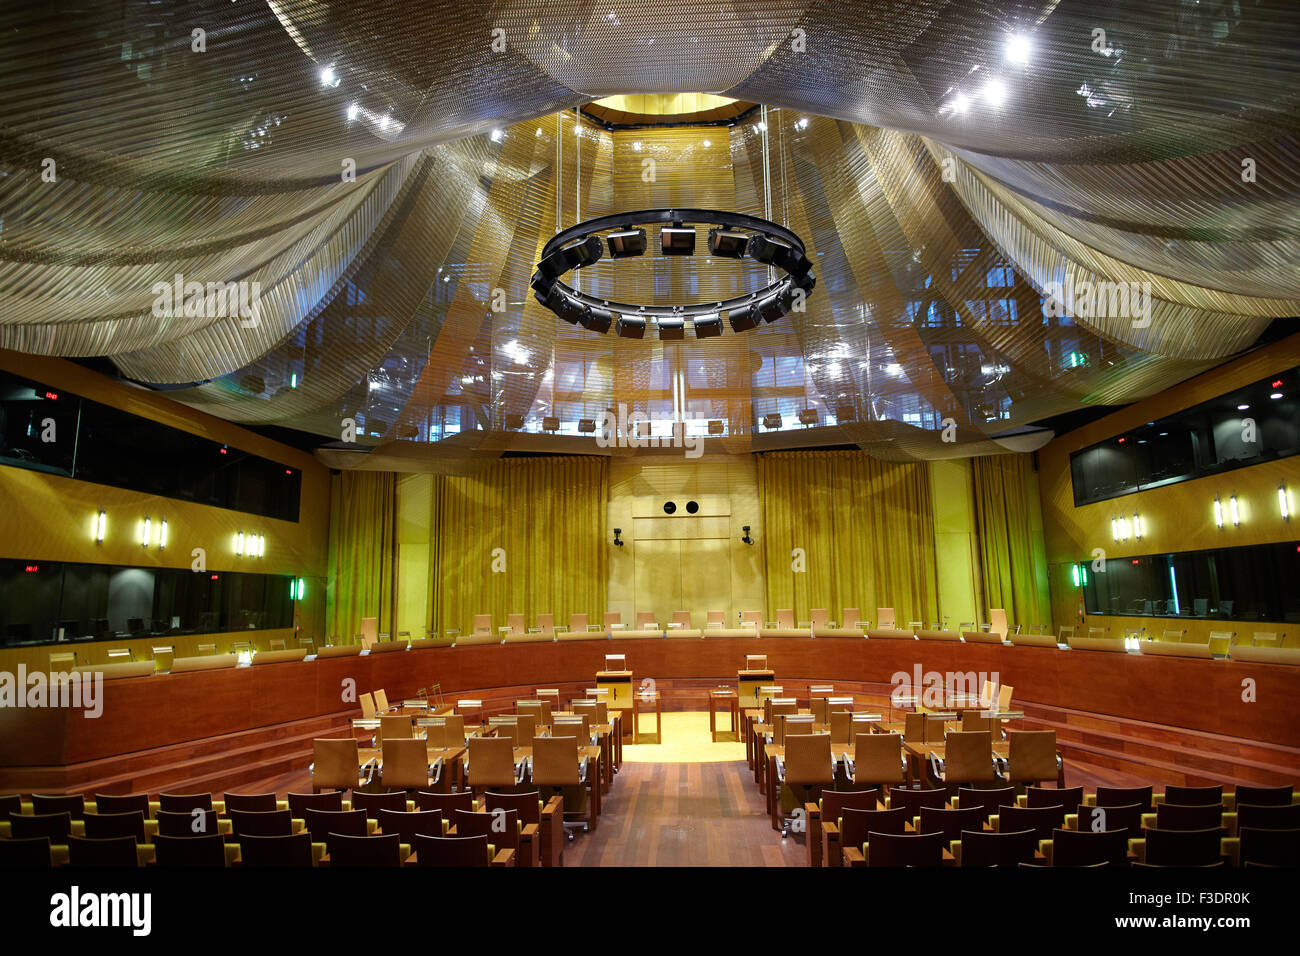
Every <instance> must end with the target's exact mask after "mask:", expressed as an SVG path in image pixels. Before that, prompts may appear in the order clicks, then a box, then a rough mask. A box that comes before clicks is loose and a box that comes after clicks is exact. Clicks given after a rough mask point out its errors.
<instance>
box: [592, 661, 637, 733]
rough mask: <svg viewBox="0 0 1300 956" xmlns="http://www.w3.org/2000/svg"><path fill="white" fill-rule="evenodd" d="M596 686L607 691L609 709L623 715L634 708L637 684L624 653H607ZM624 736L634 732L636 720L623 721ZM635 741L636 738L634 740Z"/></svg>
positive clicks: (598, 673) (606, 699) (597, 673)
mask: <svg viewBox="0 0 1300 956" xmlns="http://www.w3.org/2000/svg"><path fill="white" fill-rule="evenodd" d="M596 687H597V688H598V689H604V690H605V691H607V694H606V696H605V703H606V705H607V708H608V709H609V710H617V711H619V713H620V716H621V717H624V718H625V717H626V714H627V713H628V712H629V711H631V710H632V708H633V705H634V702H633V700H632V698H633V696H634V695H635V694H636V685H635V684H633V682H632V672H631V671H630V670H628V669H627V656H626V655H624V654H606V655H605V669H604V670H600V671H596ZM622 723H623V728H622V737H623V739H625V740H626V739H629V738H630V737H631V736H632V734H633V733H634V730H633V726H632V725H633V723H635V722H634V721H631V720H627V719H624V720H623V721H622ZM633 742H634V743H635V740H633Z"/></svg>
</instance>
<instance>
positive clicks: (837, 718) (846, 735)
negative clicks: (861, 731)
mask: <svg viewBox="0 0 1300 956" xmlns="http://www.w3.org/2000/svg"><path fill="white" fill-rule="evenodd" d="M827 716H828V717H829V718H830V721H829V723H830V725H831V743H833V744H848V743H851V742H852V739H853V738H852V728H853V714H852V712H851V711H847V710H832V711H830V712H829V713H828V714H827Z"/></svg>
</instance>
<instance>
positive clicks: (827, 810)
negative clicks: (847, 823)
mask: <svg viewBox="0 0 1300 956" xmlns="http://www.w3.org/2000/svg"><path fill="white" fill-rule="evenodd" d="M882 799H883V797H882V795H881V792H880V790H879V789H877V788H876V787H872V788H871V789H869V790H822V799H821V804H822V819H823V820H829V821H830V822H832V823H834V822H835V821H836V820H838V819H839V818H840V817H841V816H842V815H843V813H844V811H845V810H876V809H880V804H881V801H882Z"/></svg>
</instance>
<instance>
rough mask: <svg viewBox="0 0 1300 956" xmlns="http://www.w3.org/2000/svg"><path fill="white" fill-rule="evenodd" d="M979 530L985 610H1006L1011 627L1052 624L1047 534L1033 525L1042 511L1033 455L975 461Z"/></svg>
mask: <svg viewBox="0 0 1300 956" xmlns="http://www.w3.org/2000/svg"><path fill="white" fill-rule="evenodd" d="M971 466H972V470H973V473H974V477H975V527H976V530H977V532H978V534H979V547H980V561H981V563H982V564H983V569H984V574H983V578H984V601H985V607H986V608H1005V609H1006V612H1007V620H1008V621H1010V622H1011V623H1012V624H1016V623H1021V624H1031V623H1037V622H1039V621H1045V620H1051V609H1050V607H1049V606H1048V599H1047V596H1046V594H1044V593H1043V589H1042V588H1041V587H1040V586H1039V583H1040V578H1041V577H1042V574H1041V573H1040V572H1044V571H1045V568H1046V563H1045V562H1046V558H1045V556H1044V555H1043V554H1042V547H1043V546H1042V532H1041V528H1039V527H1038V526H1037V525H1036V524H1035V521H1034V511H1035V510H1036V509H1037V508H1038V507H1039V505H1038V502H1037V500H1036V499H1035V498H1034V496H1033V495H1032V494H1031V490H1030V487H1031V484H1030V483H1031V482H1033V481H1035V480H1036V479H1035V476H1034V473H1033V467H1032V465H1031V462H1030V456H1028V455H996V456H988V457H981V458H972V459H971Z"/></svg>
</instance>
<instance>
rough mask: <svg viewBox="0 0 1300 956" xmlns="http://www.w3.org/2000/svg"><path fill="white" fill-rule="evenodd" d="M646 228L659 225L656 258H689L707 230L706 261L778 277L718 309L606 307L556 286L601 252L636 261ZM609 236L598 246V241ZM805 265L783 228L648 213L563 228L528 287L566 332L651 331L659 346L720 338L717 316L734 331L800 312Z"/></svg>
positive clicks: (729, 218)
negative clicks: (756, 265)
mask: <svg viewBox="0 0 1300 956" xmlns="http://www.w3.org/2000/svg"><path fill="white" fill-rule="evenodd" d="M646 224H658V225H659V226H660V251H661V252H662V253H663V254H664V255H670V256H687V255H691V254H693V253H694V252H695V242H696V239H695V236H696V231H697V230H696V225H695V224H706V225H711V226H714V227H715V228H712V229H710V230H709V233H708V237H709V238H708V243H709V254H710V255H717V256H718V257H719V258H726V259H741V258H744V257H745V256H749V257H750V258H752V259H754V260H755V261H757V262H761V263H763V264H764V265H767V266H770V267H773V268H775V269H780V270H781V271H782V272H784V273H785V275H783V276H780V277H777V278H775V279H774V280H773V281H771V282H770V283H769V284H768V285H767V286H765V287H764V288H761V289H757V290H755V291H753V292H750V293H747V294H745V295H738V296H734V297H732V298H730V299H725V300H723V301H721V302H707V303H700V304H697V305H630V304H626V303H622V302H611V301H609V300H607V299H600V298H597V297H596V296H594V295H590V294H587V293H583V292H579V291H577V290H576V289H574V288H573V287H572V286H570V285H568V284H567V283H565V282H564V281H563V277H564V275H565V273H567V272H569V271H570V270H573V269H581V268H585V267H586V266H588V265H591V264H592V263H594V262H596V261H598V260H599V259H600V258H601V256H602V254H604V252H605V251H606V248H608V253H609V256H610V258H612V259H622V258H629V257H632V256H639V255H644V254H645V252H646V247H647V242H646V234H647V229H646V228H645V226H646ZM607 230H611V231H609V232H608V234H607V235H605V237H604V238H603V239H602V238H601V234H602V233H605V232H606V231H607ZM816 281H817V280H816V276H814V275H813V273H812V262H811V261H810V260H809V259H808V257H807V254H806V253H805V250H804V245H803V241H802V240H801V239H800V238H799V237H798V236H797V235H795V233H793V232H791V231H790V230H789V229H787V228H785V227H784V226H780V225H777V224H776V223H774V222H769V221H768V220H765V219H759V218H757V217H754V216H747V215H743V214H741V213H730V212H720V211H716V210H707V209H649V210H641V211H637V212H627V213H619V214H617V215H612V216H601V217H598V218H595V219H590V220H588V221H586V222H583V223H579V224H578V225H576V226H572V227H570V228H569V229H566V230H564V231H562V232H560V233H559V234H557V235H556V236H554V237H552V238H551V240H550V241H548V242H547V243H546V245H545V246H544V247H543V249H542V255H541V258H540V259H539V260H538V263H537V268H536V270H535V271H534V273H533V275H532V278H531V280H530V282H529V285H530V287H531V288H532V291H533V297H534V298H535V299H536V300H537V301H538V302H540V303H541V304H542V305H544V306H546V307H547V308H548V309H550V310H551V311H552V312H554V313H555V314H556V315H557V316H559V317H560V318H562V319H564V320H565V321H566V322H568V323H570V324H572V325H581V326H582V327H584V328H586V329H588V330H590V331H594V332H608V331H609V330H610V329H611V328H614V329H615V330H616V332H617V334H618V335H620V336H623V337H625V338H644V336H645V330H646V328H648V327H650V326H656V327H657V328H658V329H659V337H660V339H667V340H670V341H673V340H681V339H683V338H685V329H686V327H687V326H691V327H693V328H694V329H695V335H696V337H697V338H713V337H716V336H719V335H721V334H722V315H723V313H726V314H727V318H728V321H729V323H730V325H731V328H732V330H733V331H735V332H742V331H746V330H748V329H752V328H755V327H756V326H757V325H758V323H759V322H760V321H764V322H775V321H776V320H777V319H779V318H781V317H782V316H783V315H785V314H786V313H788V312H791V311H793V310H794V309H795V307H796V304H797V305H799V306H800V307H802V302H803V299H804V298H805V297H806V295H807V294H808V293H809V292H811V291H812V290H813V288H814V286H815V285H816Z"/></svg>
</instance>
